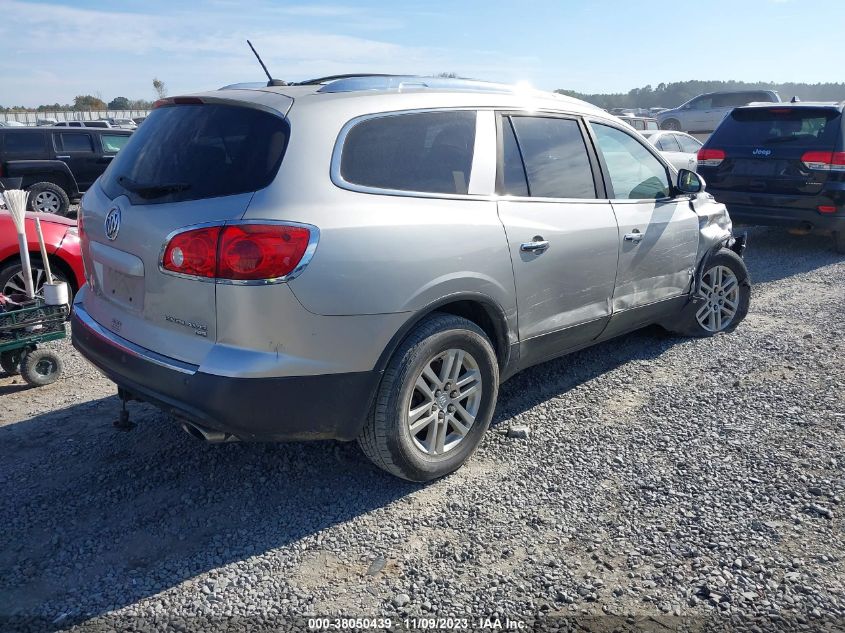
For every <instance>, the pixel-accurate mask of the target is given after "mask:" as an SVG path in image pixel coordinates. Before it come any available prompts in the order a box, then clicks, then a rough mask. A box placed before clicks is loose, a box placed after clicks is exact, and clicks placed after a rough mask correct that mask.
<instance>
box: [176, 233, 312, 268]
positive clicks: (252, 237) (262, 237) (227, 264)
mask: <svg viewBox="0 0 845 633" xmlns="http://www.w3.org/2000/svg"><path fill="white" fill-rule="evenodd" d="M315 231H316V229H315V228H314V229H310V228H308V227H305V226H297V225H288V224H234V225H230V226H213V227H204V228H199V229H190V230H187V231H183V232H182V233H177V234H176V235H174V236H173V237H172V238H171V239H170V241H169V242H168V243H167V245H166V246H165V249H164V255H163V256H162V261H161V267H162V269H163V270H166V271H169V272H174V273H179V274H182V275H190V276H193V277H204V278H208V279H214V278H216V279H224V280H238V281H266V280H274V279H280V278H283V277H286V276H287V275H290V273H292V272H293V271H294V270H296V268H297V266H299V264H300V263H301V262H302V258H303V257H304V256H305V252H306V251H307V250H308V245H309V244H310V243H311V242H312V241H313V238H314V237H315V235H314V232H315Z"/></svg>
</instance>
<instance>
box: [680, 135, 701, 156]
mask: <svg viewBox="0 0 845 633" xmlns="http://www.w3.org/2000/svg"><path fill="white" fill-rule="evenodd" d="M675 138H676V139H677V141H678V143H680V145H681V151H682V152H686V153H687V154H696V153H698V150H700V149H701V143H700V142H699V141H697V140H695V139H694V138H692V137H691V136H683V135H681V134H675Z"/></svg>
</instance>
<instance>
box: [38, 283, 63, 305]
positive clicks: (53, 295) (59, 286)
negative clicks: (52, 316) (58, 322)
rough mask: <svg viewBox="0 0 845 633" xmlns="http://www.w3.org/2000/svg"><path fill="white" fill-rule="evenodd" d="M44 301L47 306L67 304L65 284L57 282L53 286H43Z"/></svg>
mask: <svg viewBox="0 0 845 633" xmlns="http://www.w3.org/2000/svg"><path fill="white" fill-rule="evenodd" d="M43 289H44V301H45V303H46V304H47V305H48V306H61V305H66V304H67V303H68V299H69V297H68V290H67V284H66V283H65V282H64V281H57V282H56V283H54V284H44V286H43Z"/></svg>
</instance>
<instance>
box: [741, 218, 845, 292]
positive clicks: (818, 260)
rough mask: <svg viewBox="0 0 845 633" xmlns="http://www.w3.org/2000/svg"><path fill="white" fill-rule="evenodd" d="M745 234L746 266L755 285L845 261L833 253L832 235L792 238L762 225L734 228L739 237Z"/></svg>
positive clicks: (838, 254) (782, 230)
mask: <svg viewBox="0 0 845 633" xmlns="http://www.w3.org/2000/svg"><path fill="white" fill-rule="evenodd" d="M745 231H747V232H748V248H747V250H746V251H745V263H746V265H747V266H748V272H749V274H750V275H751V283H752V284H758V283H766V282H769V281H777V280H779V279H785V278H787V277H794V276H795V275H801V274H803V273H808V272H811V271H813V270H816V269H818V268H822V267H823V266H829V265H831V264H836V263H838V262H841V261H845V255H843V254H841V253H837V252H836V250H834V247H833V238H832V237H831V236H830V235H818V234H810V235H793V234H791V233H789V232H788V231H787V230H785V229H782V228H775V227H762V226H745V225H741V226H737V227H735V228H734V233H736V234H741V233H743V232H745ZM752 288H753V286H752Z"/></svg>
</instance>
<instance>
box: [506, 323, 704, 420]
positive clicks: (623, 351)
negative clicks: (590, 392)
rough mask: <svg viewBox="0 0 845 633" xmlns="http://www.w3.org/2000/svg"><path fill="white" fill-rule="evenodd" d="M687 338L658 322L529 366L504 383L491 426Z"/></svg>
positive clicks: (660, 351)
mask: <svg viewBox="0 0 845 633" xmlns="http://www.w3.org/2000/svg"><path fill="white" fill-rule="evenodd" d="M687 340H689V339H687V338H685V337H682V336H677V335H673V334H671V333H669V332H667V331H666V330H664V329H663V328H661V327H659V326H656V325H655V326H652V327H647V328H644V329H642V330H637V331H636V332H633V333H631V334H627V335H625V336H621V337H619V338H616V339H612V340H610V341H607V342H604V343H600V344H598V345H595V346H593V347H589V348H587V349H584V350H581V351H580V352H574V353H572V354H568V355H566V356H563V357H561V358H557V359H555V360H551V361H548V362H546V363H543V364H542V365H537V366H535V367H531V368H529V369H526V370H524V371H522V372H520V373H518V374H517V375H516V376H514V377H513V378H511V379H510V380H508V381H507V382H506V383H504V384H503V385H502V386H501V388H500V390H499V403H498V405H497V407H496V412H495V413H494V414H493V421H492V423H491V426H492V427H496V426H498V425H501V424H503V423H505V422H507V421H508V420H510V419H511V418H512V417H514V416H517V415H519V414H520V413H524V412H525V411H528V410H529V409H532V408H533V407H535V406H537V405H538V404H540V403H542V402H545V401H546V400H549V399H550V398H554V397H555V396H559V395H561V394H564V393H566V392H567V391H569V390H571V389H574V388H575V387H577V386H579V385H581V384H582V383H585V382H587V381H589V380H592V379H594V378H596V377H598V376H600V375H602V374H604V373H607V372H609V371H611V370H613V369H615V368H616V367H619V366H620V365H624V364H627V363H631V362H635V361H645V360H651V359H654V358H657V357H658V356H660V355H661V354H663V353H664V352H665V351H666V350H668V349H670V348H672V347H674V346H675V345H677V344H679V343H682V342H683V341H687Z"/></svg>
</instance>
